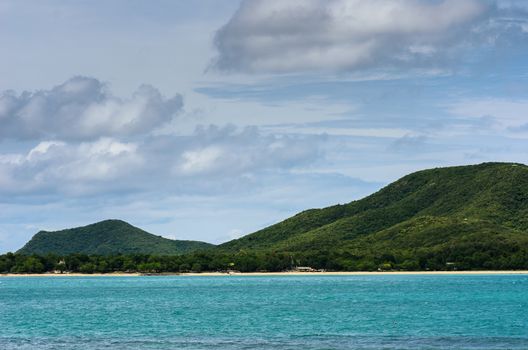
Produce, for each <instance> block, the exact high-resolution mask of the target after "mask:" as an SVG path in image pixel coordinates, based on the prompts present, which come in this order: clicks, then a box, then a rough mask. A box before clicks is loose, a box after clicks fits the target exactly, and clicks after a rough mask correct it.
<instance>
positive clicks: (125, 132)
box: [0, 77, 183, 140]
mask: <svg viewBox="0 0 528 350" xmlns="http://www.w3.org/2000/svg"><path fill="white" fill-rule="evenodd" d="M182 106H183V102H182V97H181V96H180V95H176V96H174V97H172V98H165V97H163V96H162V95H161V93H160V92H159V90H157V89H156V88H154V87H152V86H149V85H142V86H140V87H139V88H138V89H137V90H136V92H134V94H133V95H132V96H131V97H130V98H128V99H121V98H118V97H116V96H114V95H112V94H111V93H110V92H109V91H108V89H107V87H106V85H105V84H103V83H102V82H100V81H99V80H97V79H94V78H87V77H74V78H71V79H69V80H68V81H66V82H64V83H63V84H60V85H58V86H55V87H53V88H52V89H50V90H40V91H36V92H23V93H21V94H19V95H17V94H15V93H14V92H13V91H5V92H3V93H1V94H0V124H1V125H2V128H0V139H19V140H20V139H55V138H58V139H66V140H90V139H96V138H99V137H104V136H107V137H115V136H133V135H139V134H145V133H148V132H150V131H152V130H154V129H156V128H157V127H160V126H162V125H164V124H166V123H168V122H170V121H171V120H172V119H173V118H174V117H175V116H176V115H177V114H178V113H179V112H180V111H181V110H182Z"/></svg>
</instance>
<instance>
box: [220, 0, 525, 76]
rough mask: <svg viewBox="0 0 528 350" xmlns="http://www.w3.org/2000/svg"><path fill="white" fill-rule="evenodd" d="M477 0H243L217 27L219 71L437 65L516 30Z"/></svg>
mask: <svg viewBox="0 0 528 350" xmlns="http://www.w3.org/2000/svg"><path fill="white" fill-rule="evenodd" d="M503 10H504V11H506V12H507V13H505V14H504V15H507V16H508V18H502V17H501V15H502V14H501V13H500V11H501V10H500V9H499V8H498V7H497V4H496V3H494V2H492V1H479V0H439V1H426V0H369V1H363V0H293V1H283V0H246V1H243V2H242V4H241V6H240V8H239V9H238V11H237V12H236V13H235V14H234V15H233V17H232V18H231V19H230V20H229V22H228V23H227V24H225V25H224V26H223V27H222V28H220V29H219V30H218V32H217V33H216V37H215V46H216V48H217V50H218V56H217V57H216V59H215V60H214V62H213V66H214V67H215V68H217V69H218V70H221V71H228V72H229V71H238V72H260V73H262V72H264V73H291V72H302V71H355V70H359V69H365V68H382V69H383V68H397V67H408V68H427V69H435V68H440V67H442V64H443V63H444V62H447V61H450V60H452V59H457V58H458V57H457V56H459V55H461V52H463V50H464V49H466V50H467V49H474V48H475V47H479V46H481V45H485V44H490V43H492V42H493V41H494V40H496V38H497V32H498V31H500V30H501V28H503V29H505V30H506V29H507V30H511V29H512V27H515V29H516V30H519V29H520V30H521V31H522V30H523V28H524V26H525V25H526V22H523V21H519V19H518V18H514V19H512V18H511V16H510V15H511V12H512V10H511V8H510V9H507V10H506V9H503Z"/></svg>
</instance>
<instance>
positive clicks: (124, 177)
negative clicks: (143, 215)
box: [0, 126, 324, 195]
mask: <svg viewBox="0 0 528 350" xmlns="http://www.w3.org/2000/svg"><path fill="white" fill-rule="evenodd" d="M322 141H324V140H322V139H321V138H317V139H316V140H315V139H314V137H293V136H277V135H265V134H263V133H262V132H261V131H260V130H259V129H258V128H254V127H248V128H243V129H239V128H236V127H234V126H226V127H218V126H209V127H201V128H198V129H197V130H196V131H195V132H194V133H193V134H191V135H187V136H174V135H158V136H150V137H147V138H145V139H143V140H142V141H136V142H123V141H119V140H117V139H115V138H107V137H104V138H100V139H97V140H94V141H84V142H75V141H67V142H64V141H42V142H39V143H38V144H36V145H34V147H33V148H31V149H29V150H27V151H25V152H18V153H3V154H1V153H0V194H2V193H4V194H11V195H17V194H60V193H66V194H69V195H87V194H94V193H99V194H101V193H103V194H104V193H108V192H115V191H118V192H119V191H128V192H131V191H132V192H133V191H135V190H140V191H147V192H148V191H160V190H163V189H168V190H170V191H171V193H174V194H177V193H181V192H182V191H183V192H185V191H190V192H200V189H201V188H204V187H206V188H207V189H208V190H214V187H219V188H220V187H222V186H223V185H224V184H225V183H227V182H232V185H233V188H234V189H236V187H237V185H239V184H240V183H239V180H240V179H241V178H246V180H247V179H251V177H252V176H253V175H254V174H257V173H259V172H261V171H279V172H280V171H288V170H289V169H294V168H299V167H302V166H306V165H309V164H310V163H313V162H314V161H316V160H317V159H318V158H319V157H320V156H321V151H320V143H321V142H322ZM211 184H217V185H218V186H212V185H211ZM241 187H243V186H241Z"/></svg>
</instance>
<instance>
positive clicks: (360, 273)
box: [0, 270, 528, 278]
mask: <svg viewBox="0 0 528 350" xmlns="http://www.w3.org/2000/svg"><path fill="white" fill-rule="evenodd" d="M390 275H528V270H504V271H500V270H490V271H336V272H296V271H286V272H231V273H227V272H201V273H196V272H186V273H139V272H130V273H127V272H112V273H90V274H88V273H62V274H61V273H25V274H18V273H7V274H0V278H1V277H140V276H145V277H163V276H182V277H185V276H191V277H197V276H198V277H199V276H204V277H222V276H226V277H230V276H240V277H245V276H390Z"/></svg>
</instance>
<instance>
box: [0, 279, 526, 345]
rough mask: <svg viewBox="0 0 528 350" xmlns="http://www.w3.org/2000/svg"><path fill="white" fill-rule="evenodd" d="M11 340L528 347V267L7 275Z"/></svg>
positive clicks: (6, 335) (5, 334) (3, 322)
mask: <svg viewBox="0 0 528 350" xmlns="http://www.w3.org/2000/svg"><path fill="white" fill-rule="evenodd" d="M0 349H2V350H10V349H87V350H92V349H264V350H265V349H303V350H304V349H306V350H310V349H528V275H477V276H474V275H471V276H468V275H465V276H464V275H447V276H446V275H441V276H438V275H434V276H432V275H390V276H386V275H380V276H270V277H267V276H250V277H245V276H244V277H236V276H225V277H191V276H185V277H184V276H181V277H180V276H174V277H172V276H163V277H150V276H146V277H0Z"/></svg>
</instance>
